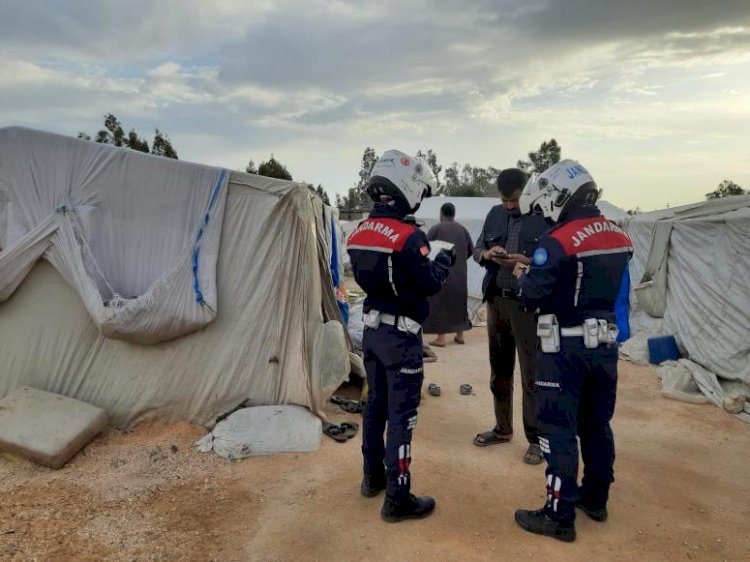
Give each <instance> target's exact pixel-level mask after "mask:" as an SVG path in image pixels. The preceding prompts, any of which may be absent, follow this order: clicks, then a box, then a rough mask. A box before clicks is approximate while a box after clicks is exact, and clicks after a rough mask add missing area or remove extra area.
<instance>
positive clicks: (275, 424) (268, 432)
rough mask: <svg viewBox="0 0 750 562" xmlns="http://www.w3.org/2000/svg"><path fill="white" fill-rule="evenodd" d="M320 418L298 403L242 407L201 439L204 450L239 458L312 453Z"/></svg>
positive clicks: (319, 431)
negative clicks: (295, 404) (294, 404)
mask: <svg viewBox="0 0 750 562" xmlns="http://www.w3.org/2000/svg"><path fill="white" fill-rule="evenodd" d="M321 432H322V424H321V422H320V418H317V417H315V416H313V415H312V414H311V413H310V411H309V410H306V409H304V408H300V407H299V406H258V407H255V408H243V409H241V410H237V411H236V412H233V413H232V414H230V415H229V416H228V417H227V418H226V419H225V420H222V421H220V422H219V423H217V424H216V426H215V427H214V429H213V431H212V432H211V433H209V434H208V435H206V436H204V437H203V438H202V439H201V440H200V441H198V443H197V446H198V450H199V451H201V452H202V453H209V452H211V451H214V452H215V453H216V454H217V455H219V456H220V457H222V458H225V459H231V460H237V459H244V458H247V457H253V456H258V455H268V454H272V453H309V452H312V451H317V450H318V449H320V436H321Z"/></svg>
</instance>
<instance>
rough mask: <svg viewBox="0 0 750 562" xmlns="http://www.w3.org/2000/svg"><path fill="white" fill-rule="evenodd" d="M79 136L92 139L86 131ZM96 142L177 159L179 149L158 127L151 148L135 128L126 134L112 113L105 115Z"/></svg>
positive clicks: (88, 139)
mask: <svg viewBox="0 0 750 562" xmlns="http://www.w3.org/2000/svg"><path fill="white" fill-rule="evenodd" d="M78 138H79V139H82V140H87V141H90V140H91V136H90V135H88V134H87V133H85V132H84V131H80V132H79V133H78ZM94 142H98V143H103V144H111V145H114V146H120V147H125V148H129V149H131V150H137V151H138V152H145V153H149V152H150V153H151V154H154V155H156V156H164V157H165V158H174V159H175V160H176V159H177V151H176V150H175V149H174V147H173V146H172V143H171V141H170V140H169V137H168V136H167V135H166V134H164V133H162V132H161V131H159V129H156V131H155V135H154V140H153V142H152V143H151V149H150V150H149V146H148V142H147V141H146V139H144V138H141V137H139V136H138V133H136V132H135V130H134V129H130V132H129V133H128V134H125V130H124V129H123V127H122V123H121V122H120V120H119V119H118V118H117V117H116V116H115V115H114V114H112V113H107V114H106V115H105V116H104V128H103V129H101V130H100V131H98V132H97V133H96V135H95V136H94Z"/></svg>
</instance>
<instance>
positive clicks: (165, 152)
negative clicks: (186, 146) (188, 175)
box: [143, 129, 177, 160]
mask: <svg viewBox="0 0 750 562" xmlns="http://www.w3.org/2000/svg"><path fill="white" fill-rule="evenodd" d="M143 146H144V147H145V148H146V150H144V152H146V151H148V145H147V144H146V142H145V141H144V142H143ZM151 154H154V155H155V156H164V157H165V158H174V159H175V160H177V151H176V150H175V149H174V147H173V146H172V142H171V141H170V140H169V137H168V136H167V135H165V134H164V133H162V132H161V131H160V130H159V129H156V131H155V134H154V142H153V143H151Z"/></svg>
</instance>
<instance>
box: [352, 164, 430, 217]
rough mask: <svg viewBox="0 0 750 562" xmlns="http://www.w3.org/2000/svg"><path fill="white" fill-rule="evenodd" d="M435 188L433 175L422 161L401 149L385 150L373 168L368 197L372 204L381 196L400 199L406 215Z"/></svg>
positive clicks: (368, 186) (417, 206) (415, 208)
mask: <svg viewBox="0 0 750 562" xmlns="http://www.w3.org/2000/svg"><path fill="white" fill-rule="evenodd" d="M436 185H437V180H436V179H435V175H434V174H433V173H432V170H431V169H430V167H429V166H428V165H427V164H426V163H425V162H423V161H422V160H420V159H418V158H412V157H411V156H409V155H407V154H404V153H403V152H401V151H400V150H387V151H386V152H384V153H383V155H382V156H381V157H380V158H378V161H377V162H375V165H374V166H373V167H372V171H371V172H370V180H369V181H368V183H367V194H368V195H369V196H370V198H371V199H372V200H373V201H380V198H381V197H382V196H388V197H391V198H392V199H394V200H401V201H402V203H404V205H405V207H406V208H405V209H403V210H404V211H405V213H413V212H415V211H416V210H417V209H419V205H420V203H421V202H422V199H424V198H425V197H431V196H432V192H433V191H434V190H435V186H436Z"/></svg>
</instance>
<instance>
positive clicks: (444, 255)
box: [435, 248, 456, 267]
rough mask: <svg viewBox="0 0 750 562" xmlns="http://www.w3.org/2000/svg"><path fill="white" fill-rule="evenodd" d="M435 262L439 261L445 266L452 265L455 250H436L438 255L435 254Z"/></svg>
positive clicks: (454, 260) (454, 258)
mask: <svg viewBox="0 0 750 562" xmlns="http://www.w3.org/2000/svg"><path fill="white" fill-rule="evenodd" d="M435 263H439V264H440V265H444V266H445V267H453V265H454V264H455V263H456V252H454V251H453V250H446V249H445V248H443V249H442V250H440V251H439V252H438V255H437V256H435Z"/></svg>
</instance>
